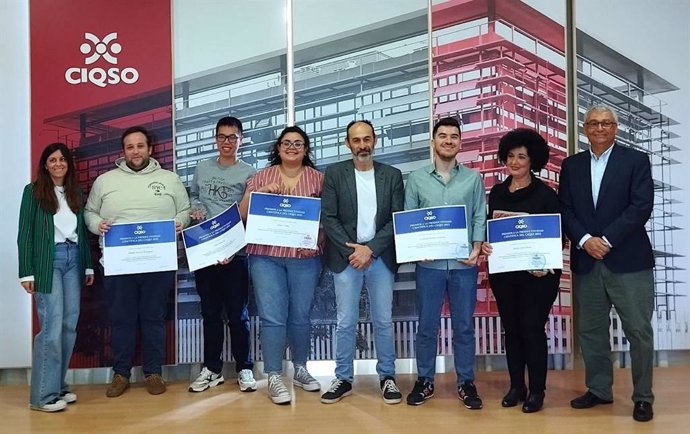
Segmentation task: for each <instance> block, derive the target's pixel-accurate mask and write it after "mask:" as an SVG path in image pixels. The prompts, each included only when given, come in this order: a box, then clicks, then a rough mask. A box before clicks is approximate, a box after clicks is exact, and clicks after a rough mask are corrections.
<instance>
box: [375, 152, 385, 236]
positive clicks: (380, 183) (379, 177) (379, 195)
mask: <svg viewBox="0 0 690 434" xmlns="http://www.w3.org/2000/svg"><path fill="white" fill-rule="evenodd" d="M378 166H379V165H378V164H377V163H374V184H375V185H376V230H378V229H379V212H380V211H382V210H383V209H385V208H386V207H384V204H383V200H384V198H385V197H386V192H385V191H384V186H385V182H386V180H385V177H384V174H383V170H378V169H379V167H378Z"/></svg>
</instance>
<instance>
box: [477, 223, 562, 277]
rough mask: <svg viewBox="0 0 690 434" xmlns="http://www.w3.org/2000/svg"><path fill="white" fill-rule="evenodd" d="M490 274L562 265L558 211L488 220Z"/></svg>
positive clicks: (544, 268) (553, 267)
mask: <svg viewBox="0 0 690 434" xmlns="http://www.w3.org/2000/svg"><path fill="white" fill-rule="evenodd" d="M487 232H488V239H489V243H491V247H492V249H493V251H492V252H491V255H490V256H489V273H490V274H494V273H505V272H508V271H530V270H548V269H552V270H553V269H560V268H563V244H562V241H561V215H560V214H527V215H520V216H515V217H504V218H499V219H493V220H489V221H487Z"/></svg>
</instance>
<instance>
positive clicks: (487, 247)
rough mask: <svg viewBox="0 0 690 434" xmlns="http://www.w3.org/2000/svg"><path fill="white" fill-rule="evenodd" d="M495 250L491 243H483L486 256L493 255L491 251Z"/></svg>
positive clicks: (483, 251)
mask: <svg viewBox="0 0 690 434" xmlns="http://www.w3.org/2000/svg"><path fill="white" fill-rule="evenodd" d="M493 251H494V248H493V247H491V243H482V253H483V254H484V255H486V256H491V252H493Z"/></svg>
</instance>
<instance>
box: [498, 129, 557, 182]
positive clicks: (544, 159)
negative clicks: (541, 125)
mask: <svg viewBox="0 0 690 434" xmlns="http://www.w3.org/2000/svg"><path fill="white" fill-rule="evenodd" d="M521 146H524V147H525V148H526V149H527V155H528V156H529V160H530V170H531V171H532V172H539V171H541V169H543V168H544V167H545V166H546V163H548V162H549V150H550V148H549V144H548V143H547V142H546V140H545V139H544V138H543V137H542V136H541V135H540V134H539V133H538V132H537V131H536V130H533V129H531V128H516V129H514V130H511V131H508V132H507V133H506V134H504V135H503V137H501V140H500V141H499V142H498V161H499V163H501V164H506V161H508V152H510V151H511V150H513V149H515V148H519V147H521Z"/></svg>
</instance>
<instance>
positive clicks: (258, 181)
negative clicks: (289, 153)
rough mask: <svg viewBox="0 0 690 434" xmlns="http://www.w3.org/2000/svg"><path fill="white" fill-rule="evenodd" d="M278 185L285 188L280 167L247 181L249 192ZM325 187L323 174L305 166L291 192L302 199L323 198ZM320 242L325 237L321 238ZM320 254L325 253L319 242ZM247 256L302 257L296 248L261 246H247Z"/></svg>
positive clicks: (268, 169) (272, 167)
mask: <svg viewBox="0 0 690 434" xmlns="http://www.w3.org/2000/svg"><path fill="white" fill-rule="evenodd" d="M274 182H275V183H277V184H280V185H281V186H283V188H284V187H285V186H284V184H283V179H282V177H281V176H280V168H279V166H278V165H275V166H271V167H267V168H265V169H263V170H260V171H259V172H258V173H257V174H256V175H254V176H253V177H252V178H250V179H249V181H247V191H248V192H252V191H257V190H258V189H260V188H261V187H263V186H265V185H268V184H272V183H274ZM322 186H323V173H321V172H319V171H318V170H316V169H312V168H311V167H309V166H304V171H303V172H302V176H300V179H299V181H298V182H297V185H296V186H295V188H294V189H293V190H292V191H291V192H290V195H291V196H302V197H321V188H322ZM319 232H321V231H319ZM320 235H321V234H320V233H319V241H321V239H322V238H323V237H321V236H320ZM317 250H318V254H319V255H320V254H321V253H322V252H323V246H322V243H321V242H319V244H318V247H317ZM247 254H249V255H264V256H276V257H281V258H301V257H302V256H301V255H300V254H299V253H298V252H297V249H296V248H292V247H281V246H266V245H261V244H247Z"/></svg>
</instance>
